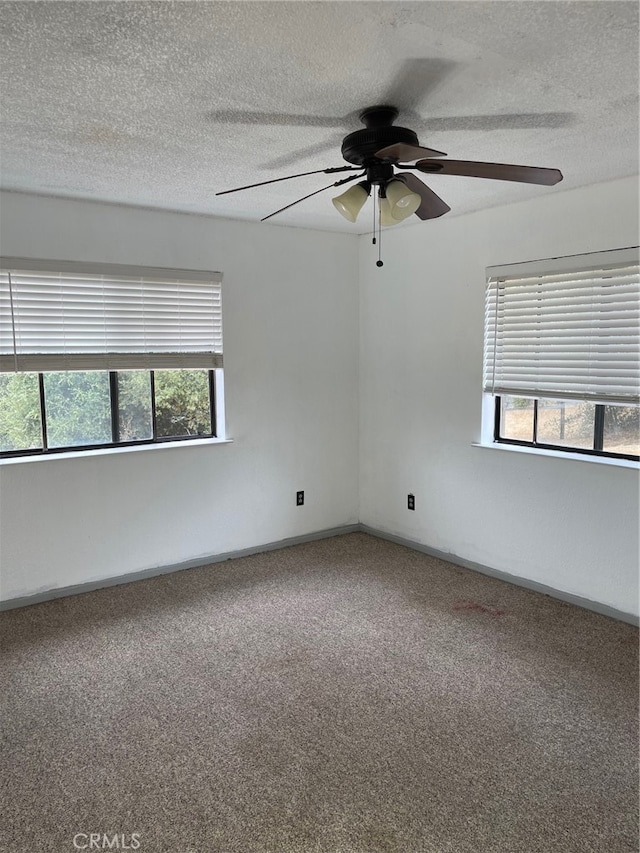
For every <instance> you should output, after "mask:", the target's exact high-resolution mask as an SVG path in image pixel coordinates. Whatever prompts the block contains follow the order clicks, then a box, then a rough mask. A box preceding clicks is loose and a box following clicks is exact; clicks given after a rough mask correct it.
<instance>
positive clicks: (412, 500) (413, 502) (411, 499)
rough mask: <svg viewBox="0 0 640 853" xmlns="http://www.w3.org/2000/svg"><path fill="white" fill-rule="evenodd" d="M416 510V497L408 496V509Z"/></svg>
mask: <svg viewBox="0 0 640 853" xmlns="http://www.w3.org/2000/svg"><path fill="white" fill-rule="evenodd" d="M415 508H416V498H415V495H407V509H415Z"/></svg>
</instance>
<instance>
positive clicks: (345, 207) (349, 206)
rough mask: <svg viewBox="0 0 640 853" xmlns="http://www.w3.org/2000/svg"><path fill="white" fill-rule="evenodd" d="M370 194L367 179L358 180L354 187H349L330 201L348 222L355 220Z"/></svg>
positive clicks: (369, 185)
mask: <svg viewBox="0 0 640 853" xmlns="http://www.w3.org/2000/svg"><path fill="white" fill-rule="evenodd" d="M370 195H371V184H370V183H369V182H368V181H360V183H359V184H356V185H355V187H349V189H348V190H345V191H344V192H343V193H342V194H341V195H338V196H336V197H335V198H333V199H331V201H332V202H333V206H334V207H335V209H336V210H337V211H338V213H340V214H341V215H342V216H344V218H345V219H348V220H349V222H355V221H356V219H357V218H358V214H359V213H360V211H361V210H362V208H363V206H364V203H365V202H366V200H367V199H368V198H369V196H370Z"/></svg>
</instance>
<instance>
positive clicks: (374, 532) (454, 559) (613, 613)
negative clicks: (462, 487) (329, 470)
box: [359, 524, 640, 626]
mask: <svg viewBox="0 0 640 853" xmlns="http://www.w3.org/2000/svg"><path fill="white" fill-rule="evenodd" d="M359 529H360V530H361V531H362V532H363V533H369V534H370V535H371V536H377V537H378V538H379V539H386V540H387V541H389V542H394V543H395V544H396V545H404V546H405V547H406V548H411V549H412V550H413V551H420V552H421V553H423V554H428V555H429V556H430V557H437V559H438V560H444V562H446V563H453V564H454V565H456V566H462V568H463V569H471V571H474V572H480V573H481V574H483V575H488V576H489V577H492V578H496V579H497V580H501V581H506V583H510V584H513V585H514V586H521V587H523V588H524V589H531V590H533V591H534V592H541V593H542V594H543V595H548V596H550V597H551V598H557V599H559V600H560V601H566V602H567V604H575V605H576V606H577V607H583V608H584V609H585V610H592V611H593V612H594V613H599V614H600V615H601V616H609V617H610V618H611V619H617V620H618V621H619V622H628V623H629V624H630V625H636V626H637V625H638V624H640V617H638V616H636V615H635V614H634V613H625V611H624V610H618V609H617V608H615V607H610V606H609V605H608V604H601V603H600V602H599V601H592V600H591V599H590V598H583V597H582V596H581V595H574V594H573V593H571V592H564V591H563V590H560V589H556V588H555V587H552V586H547V585H546V584H543V583H538V581H533V580H529V579H528V578H522V577H519V576H518V575H510V574H509V573H508V572H503V571H500V570H499V569H492V568H491V567H490V566H484V565H483V564H482V563H475V562H474V561H473V560H467V559H465V558H464V557H458V556H457V555H456V554H450V553H449V552H448V551H440V550H438V549H437V548H431V547H429V546H428V545H423V544H422V543H420V542H414V541H413V540H412V539H405V538H404V537H402V536H396V535H395V534H393V533H387V532H386V531H384V530H378V529H377V528H374V527H368V526H367V525H366V524H360V525H359Z"/></svg>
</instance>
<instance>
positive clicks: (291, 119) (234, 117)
mask: <svg viewBox="0 0 640 853" xmlns="http://www.w3.org/2000/svg"><path fill="white" fill-rule="evenodd" d="M207 118H208V119H209V121H212V122H215V123H218V122H220V123H223V124H266V125H269V126H273V125H285V126H288V127H340V128H342V127H344V126H345V119H344V117H342V118H339V117H337V116H316V115H296V114H294V113H261V112H256V111H252V110H211V111H210V112H209V113H207Z"/></svg>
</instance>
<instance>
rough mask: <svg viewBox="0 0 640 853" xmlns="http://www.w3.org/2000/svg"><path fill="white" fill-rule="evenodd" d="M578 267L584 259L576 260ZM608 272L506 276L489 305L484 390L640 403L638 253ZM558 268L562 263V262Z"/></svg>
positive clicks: (495, 276) (496, 276)
mask: <svg viewBox="0 0 640 853" xmlns="http://www.w3.org/2000/svg"><path fill="white" fill-rule="evenodd" d="M572 260H573V263H576V264H579V263H580V261H581V259H580V258H574V259H572ZM608 260H610V261H611V263H610V264H608V265H607V267H606V268H601V267H598V268H591V269H590V268H589V267H588V257H585V258H583V259H582V262H583V263H584V264H585V266H584V268H582V269H580V268H576V269H574V270H565V271H562V272H559V273H551V274H548V275H546V274H544V272H540V270H539V267H540V262H537V264H536V267H537V268H536V272H535V274H534V273H532V274H531V275H527V274H526V270H525V269H519V270H518V271H517V273H514V274H513V275H501V274H500V270H499V269H495V268H494V269H493V270H492V271H491V272H492V275H491V277H490V278H489V281H488V283H487V290H486V303H485V347H484V390H485V391H487V392H490V393H493V394H509V395H513V396H517V395H518V394H524V395H526V396H540V397H557V398H563V397H567V398H570V399H573V398H575V399H588V400H593V401H595V402H606V403H612V402H614V403H627V404H629V403H630V402H637V401H638V400H639V399H640V275H639V265H638V261H637V250H636V252H635V258H634V260H633V261H630V259H629V252H628V251H626V252H625V256H624V259H622V257H621V259H620V261H619V262H618V263H616V259H615V257H613V256H612V255H611V256H610V257H609V258H608ZM556 261H557V259H556Z"/></svg>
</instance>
